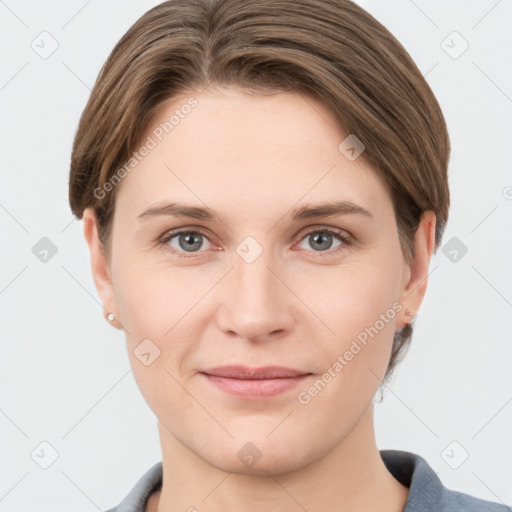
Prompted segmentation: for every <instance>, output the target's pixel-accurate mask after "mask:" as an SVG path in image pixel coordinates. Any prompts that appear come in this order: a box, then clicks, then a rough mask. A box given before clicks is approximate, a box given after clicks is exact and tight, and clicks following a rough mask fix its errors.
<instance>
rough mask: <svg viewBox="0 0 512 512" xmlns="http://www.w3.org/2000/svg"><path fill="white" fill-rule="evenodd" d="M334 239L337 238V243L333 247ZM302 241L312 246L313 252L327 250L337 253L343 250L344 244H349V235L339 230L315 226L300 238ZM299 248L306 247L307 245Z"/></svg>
mask: <svg viewBox="0 0 512 512" xmlns="http://www.w3.org/2000/svg"><path fill="white" fill-rule="evenodd" d="M335 240H338V242H339V243H338V245H336V246H334V248H333V242H334V241H335ZM304 242H305V243H307V244H308V245H309V246H310V247H312V248H313V251H314V252H325V251H329V253H330V254H332V253H337V252H339V251H341V250H343V249H344V248H345V247H346V246H349V245H351V239H350V237H348V236H346V235H344V234H342V233H341V232H339V231H334V230H332V229H327V228H317V229H314V230H310V231H308V232H307V233H305V235H304V236H303V237H302V239H301V243H304ZM301 248H302V249H307V247H301ZM331 249H332V250H331Z"/></svg>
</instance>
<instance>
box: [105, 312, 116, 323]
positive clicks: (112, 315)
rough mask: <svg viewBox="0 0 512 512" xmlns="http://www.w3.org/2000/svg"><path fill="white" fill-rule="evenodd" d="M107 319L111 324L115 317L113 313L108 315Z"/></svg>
mask: <svg viewBox="0 0 512 512" xmlns="http://www.w3.org/2000/svg"><path fill="white" fill-rule="evenodd" d="M107 318H108V319H109V320H110V321H111V322H113V321H114V318H115V317H114V313H109V314H108V317H107Z"/></svg>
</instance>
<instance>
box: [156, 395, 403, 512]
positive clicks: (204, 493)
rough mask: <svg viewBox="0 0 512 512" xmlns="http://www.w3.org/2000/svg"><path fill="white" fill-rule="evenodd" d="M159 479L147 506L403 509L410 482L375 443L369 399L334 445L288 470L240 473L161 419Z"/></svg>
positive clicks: (217, 510)
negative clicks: (193, 447) (190, 444)
mask: <svg viewBox="0 0 512 512" xmlns="http://www.w3.org/2000/svg"><path fill="white" fill-rule="evenodd" d="M158 425H159V433H160V440H161V444H162V466H163V485H162V489H161V491H160V492H159V493H157V494H155V495H153V496H152V497H151V500H150V503H149V504H148V507H147V509H146V510H147V511H148V512H149V511H153V510H158V511H160V512H175V511H183V510H187V511H196V510H201V511H208V512H221V511H222V512H231V511H235V510H237V511H238V510H244V511H246V512H256V511H261V510H265V509H267V510H269V509H271V510H273V511H276V512H281V511H283V512H284V511H286V512H295V511H297V512H299V511H300V512H303V511H304V510H310V511H313V510H343V511H346V512H352V511H353V512H356V511H357V512H374V511H375V510H377V509H378V510H380V511H382V512H401V511H402V510H403V508H404V507H405V503H406V501H407V495H408V491H409V490H408V488H407V487H405V486H404V485H402V484H401V483H400V482H398V481H397V480H396V479H395V478H394V477H393V476H392V475H391V473H389V471H388V470H387V468H386V466H385V464H384V462H383V461H382V459H381V457H380V453H379V450H378V448H377V446H376V443H375V434H374V427H373V404H372V405H371V406H370V407H369V408H368V409H367V411H366V412H365V414H364V415H363V416H362V418H361V419H360V421H359V423H358V424H357V425H356V427H355V428H354V429H353V430H352V431H351V432H350V434H349V435H348V436H347V437H346V438H345V439H343V440H342V441H341V442H340V443H339V444H338V445H336V446H333V447H332V449H331V450H330V451H328V452H327V453H326V454H324V455H323V456H321V457H320V458H318V459H317V460H316V461H314V462H313V463H311V464H308V465H306V466H304V467H300V468H297V469H296V470H294V471H292V472H288V473H282V474H278V475H272V474H270V473H268V474H267V475H266V476H262V475H250V474H239V473H233V472H226V471H223V470H221V469H219V468H217V467H215V466H212V465H211V464H209V463H208V462H206V461H205V460H204V459H202V458H200V457H199V456H198V455H197V454H195V453H193V452H192V451H190V450H189V449H188V448H187V447H186V446H184V445H183V444H181V443H180V442H179V441H178V440H177V439H176V438H175V437H174V436H173V435H172V434H171V433H170V432H169V431H168V430H167V429H166V428H165V427H164V426H162V425H161V424H160V423H159V424H158Z"/></svg>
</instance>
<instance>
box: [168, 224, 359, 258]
mask: <svg viewBox="0 0 512 512" xmlns="http://www.w3.org/2000/svg"><path fill="white" fill-rule="evenodd" d="M184 233H186V234H194V235H201V236H203V237H205V238H206V239H207V240H208V241H209V238H208V236H207V235H206V233H204V232H203V231H201V230H195V229H179V230H175V231H167V232H166V233H165V234H164V235H162V236H161V237H160V239H159V240H158V245H159V246H161V247H162V249H163V250H164V251H165V252H168V253H171V254H173V255H176V254H178V257H180V258H193V257H196V256H195V255H196V254H198V253H200V252H203V251H195V252H194V251H193V252H191V253H187V252H186V251H177V250H176V249H174V248H171V247H170V246H169V245H167V243H168V242H169V241H170V240H172V239H173V238H174V237H176V236H178V235H181V234H184ZM313 233H327V234H329V235H332V236H334V237H335V238H337V239H338V240H340V241H341V242H342V244H341V245H339V246H338V247H335V248H334V249H327V250H325V251H312V252H314V253H317V254H318V255H317V256H314V257H315V258H316V257H320V258H323V257H325V256H323V255H322V254H323V253H327V254H328V255H329V256H332V255H333V254H338V253H339V252H340V251H343V250H345V249H346V248H347V247H349V246H351V245H352V239H351V237H349V236H347V235H344V234H342V233H341V232H339V231H337V230H333V229H330V228H323V227H322V228H315V229H311V230H310V231H307V232H305V233H303V234H301V235H302V236H301V237H300V238H299V241H298V242H302V240H304V239H305V238H307V237H308V236H309V235H311V234H313ZM210 243H211V242H210Z"/></svg>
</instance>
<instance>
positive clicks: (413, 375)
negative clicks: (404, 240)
mask: <svg viewBox="0 0 512 512" xmlns="http://www.w3.org/2000/svg"><path fill="white" fill-rule="evenodd" d="M157 3H158V2H154V1H137V2H135V1H134V0H129V1H127V0H122V1H121V0H113V1H109V2H100V1H98V0H92V1H89V2H84V1H83V0H73V1H66V2H64V1H63V0H61V1H58V0H53V1H46V2H34V1H32V2H30V1H23V0H6V1H0V34H1V36H0V37H1V42H2V45H1V47H2V66H1V68H0V103H1V109H2V123H1V133H0V139H1V147H2V153H1V160H0V165H1V172H2V187H1V190H0V227H1V230H2V243H1V248H2V249H1V255H2V260H1V265H0V307H1V327H2V328H1V336H2V338H1V357H0V379H1V380H0V389H1V395H0V432H1V436H0V445H1V454H2V455H1V456H0V460H1V461H2V463H1V472H0V510H2V511H10V512H14V511H24V512H29V511H36V510H37V511H45V510H48V511H50V510H51V511H54V512H57V511H65V510H66V511H67V510H74V511H76V512H82V511H94V510H104V509H106V508H109V507H111V506H114V505H116V504H118V503H119V501H121V499H122V498H123V497H124V496H125V494H126V493H127V492H128V491H129V490H130V489H131V487H132V486H133V484H134V483H135V481H136V480H137V479H138V478H139V477H140V476H141V475H142V474H143V473H144V472H145V471H146V469H148V468H149V466H150V465H152V464H153V463H155V462H156V461H159V460H161V456H160V446H159V440H158V434H157V429H156V420H155V418H154V416H153V414H152V412H151V410H150V409H149V407H148V406H147V405H146V403H145V401H144V399H143V398H142V396H141V395H140V392H139V391H138V388H137V386H136V384H135V381H134V378H133V375H132V372H131V370H130V367H129V362H128V357H127V354H126V351H125V343H124V335H123V333H122V332H121V331H117V330H115V329H113V328H112V327H110V326H109V325H108V324H107V323H106V322H105V320H104V317H103V314H102V308H101V305H100V302H99V297H98V295H97V293H96V290H95V288H94V284H93V280H92V277H91V271H90V267H89V254H88V248H87V245H86V243H85V239H84V237H83V234H82V227H83V224H82V222H81V221H76V220H74V218H73V216H72V215H71V212H70V209H69V206H68V198H67V194H68V188H67V187H68V165H69V159H70V152H71V144H72V140H73V136H74V133H75V130H76V127H77V123H78V120H79V116H80V114H81V112H82V110H83V108H84V106H85V103H86V101H87V99H88V96H89V94H90V89H91V88H92V85H93V84H94V81H95V79H96V76H97V74H98V72H99V70H100V68H101V65H102V64H103V62H104V61H105V59H106V58H107V56H108V54H109V53H110V51H111V49H112V48H113V46H114V44H115V43H116V42H117V41H118V40H119V38H120V37H121V36H122V34H123V33H124V32H125V31H126V30H127V29H128V28H129V26H130V25H131V24H132V23H133V22H134V21H135V20H136V19H137V18H138V17H139V16H140V15H142V14H143V13H144V12H145V11H146V10H147V9H149V8H150V7H153V6H154V5H156V4H157ZM359 3H360V4H361V5H362V6H363V7H364V8H366V9H367V10H368V11H369V12H371V13H372V14H373V15H374V16H375V17H376V18H377V19H378V20H380V21H381V22H382V23H383V24H384V25H385V26H386V27H388V28H389V29H390V31H391V32H392V33H393V34H394V35H395V36H396V37H397V38H398V39H399V40H400V41H401V43H402V44H403V45H404V46H405V47H406V48H407V50H408V51H409V52H410V54H411V55H412V57H413V58H414V60H415V61H416V62H417V64H418V66H419V68H420V70H421V71H422V73H424V74H425V75H426V78H427V80H428V82H429V84H430V85H431V87H432V89H433V90H434V93H435V94H436V96H437V98H438V100H439V102H440V104H441V107H442V109H443V112H444V114H445V117H446V120H447V123H448V128H449V131H450V135H451V142H452V157H451V162H450V171H449V173H450V185H451V193H452V207H451V212H450V221H449V224H448V227H447V230H446V233H445V237H444V240H443V243H444V244H446V243H448V242H449V241H450V240H451V239H452V238H453V237H457V239H458V241H457V240H456V241H455V242H452V243H459V244H460V243H463V244H464V245H465V246H466V247H467V249H468V252H467V254H465V255H464V256H460V255H461V254H462V253H461V252H460V251H459V253H458V257H457V261H455V262H454V261H452V259H453V257H454V253H452V254H451V255H450V253H449V251H448V250H446V253H447V254H446V255H445V254H444V253H443V252H442V250H439V251H438V253H437V254H436V255H435V256H434V258H433V261H432V264H431V274H430V280H429V287H428V291H427V296H426V298H425V301H424V303H423V306H422V308H421V310H420V312H419V316H418V318H417V320H416V330H415V335H414V339H413V343H412V346H411V349H410V350H409V353H408V355H407V357H406V358H405V360H404V361H403V363H402V364H401V366H400V368H399V369H398V370H397V373H396V376H395V378H394V380H393V381H392V383H391V384H390V386H389V387H388V388H387V389H386V392H385V395H384V400H383V401H382V403H376V431H377V442H378V446H379V448H381V449H384V448H396V449H403V450H408V451H413V452H415V453H418V454H420V455H422V456H423V457H425V458H426V459H427V461H428V463H429V464H430V465H431V466H432V467H433V468H434V470H435V471H436V472H437V474H438V476H439V477H440V478H441V480H442V481H443V483H444V484H445V485H446V486H448V487H450V488H453V489H457V490H460V491H463V492H467V493H469V494H472V495H474V496H478V497H481V498H485V499H489V500H492V501H498V502H505V503H507V504H512V486H511V485H510V484H511V482H512V436H511V432H512V376H511V371H510V366H511V364H510V362H511V361H512V343H511V341H512V339H511V338H512V336H511V319H512V271H511V266H510V262H511V261H512V242H511V235H512V230H511V224H512V168H511V163H510V148H511V134H512V130H511V127H510V119H511V116H512V71H511V69H512V66H511V62H512V58H511V57H512V36H511V30H510V26H511V22H512V0H501V1H496V0H478V1H477V0H472V1H462V0H460V1H455V0H449V1H447V0H443V1H441V0H438V1H427V0H416V1H415V2H414V1H412V0H395V1H385V2H383V1H379V0H364V1H363V0H360V1H359ZM43 31H46V32H48V33H49V34H50V35H51V36H47V35H43V36H40V34H41V32H43ZM454 31H456V32H458V33H459V34H460V37H459V36H457V35H456V34H455V35H454V34H453V32H454ZM461 37H462V38H463V39H464V40H466V41H467V42H468V44H469V47H468V49H467V50H466V51H465V52H464V53H462V55H460V56H458V57H457V58H454V56H456V54H457V53H458V52H459V51H460V50H461V49H462V48H463V46H462V45H463V44H464V43H463V39H461ZM44 38H45V39H44ZM52 39H54V40H55V41H56V42H57V43H58V48H57V49H56V51H55V52H54V53H53V54H52V55H50V56H48V58H42V57H41V56H40V53H41V52H44V51H46V52H48V51H49V50H50V49H51V45H52V44H55V43H53V42H52ZM443 41H444V43H443ZM31 45H32V46H34V47H36V48H38V51H39V53H37V52H36V51H35V50H34V49H33V47H32V46H31ZM36 45H39V46H36ZM450 53H451V55H450ZM44 56H46V55H44ZM43 237H47V238H49V239H50V240H51V242H52V243H53V244H54V245H55V246H56V248H57V253H56V254H55V255H54V256H53V257H50V255H51V253H50V254H49V255H48V257H47V259H48V261H47V262H46V263H43V262H42V261H40V259H39V258H38V257H36V255H35V254H34V253H33V250H32V249H33V247H34V246H35V245H36V244H37V243H38V242H39V241H40V239H41V238H43ZM36 247H37V246H36ZM448 248H449V249H450V246H448ZM450 250H451V249H450ZM36 252H37V251H36ZM378 397H379V395H377V398H378ZM44 441H45V442H47V443H49V444H50V445H51V446H52V447H53V449H54V450H56V452H57V453H58V458H57V459H56V461H55V462H54V463H53V464H51V465H50V466H49V467H48V468H47V469H43V468H41V467H40V464H45V463H46V464H48V463H50V462H51V449H50V448H49V447H48V446H47V445H41V443H42V442H44ZM454 442H455V444H452V443H454ZM447 447H448V449H447ZM466 452H467V453H468V454H469V457H468V458H467V460H466V461H465V462H464V463H463V464H462V465H460V467H458V468H457V469H453V468H452V467H450V465H451V466H456V465H458V464H460V461H461V460H462V458H463V457H464V455H465V453H466ZM31 454H32V455H31ZM36 461H37V462H36Z"/></svg>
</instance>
